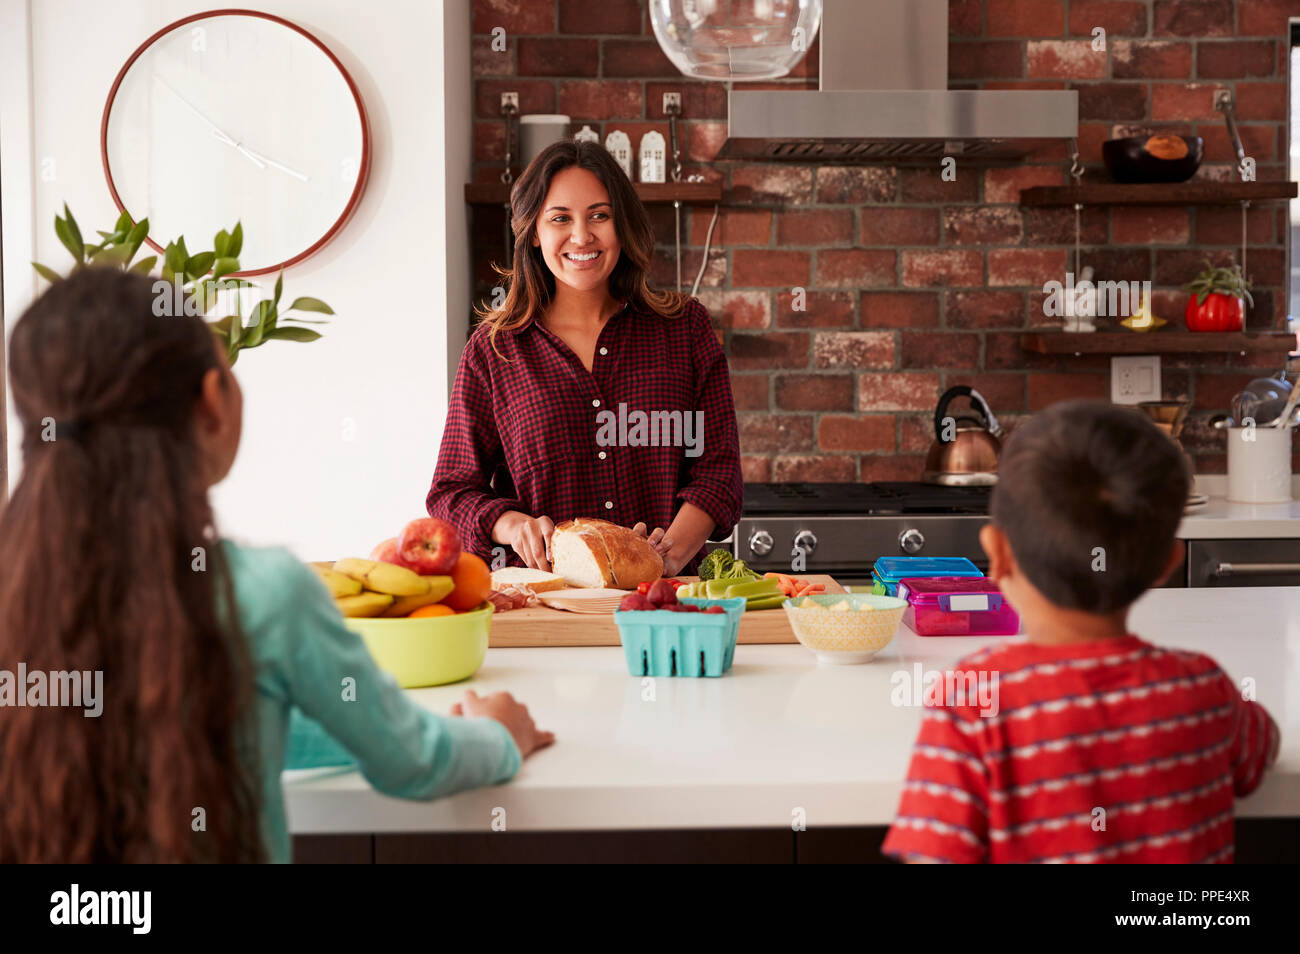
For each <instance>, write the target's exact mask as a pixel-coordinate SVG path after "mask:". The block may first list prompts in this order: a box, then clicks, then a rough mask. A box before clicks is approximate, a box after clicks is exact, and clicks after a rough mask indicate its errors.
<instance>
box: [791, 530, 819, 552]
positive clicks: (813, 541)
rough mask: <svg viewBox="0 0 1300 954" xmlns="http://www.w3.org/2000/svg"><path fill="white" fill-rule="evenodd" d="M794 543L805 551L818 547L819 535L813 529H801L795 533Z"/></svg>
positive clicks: (811, 550)
mask: <svg viewBox="0 0 1300 954" xmlns="http://www.w3.org/2000/svg"><path fill="white" fill-rule="evenodd" d="M794 545H795V547H796V548H798V549H800V550H802V551H803V552H804V553H812V552H813V551H814V550H816V549H817V536H816V534H814V533H813V532H812V531H811V530H800V531H799V532H798V533H796V534H795V535H794Z"/></svg>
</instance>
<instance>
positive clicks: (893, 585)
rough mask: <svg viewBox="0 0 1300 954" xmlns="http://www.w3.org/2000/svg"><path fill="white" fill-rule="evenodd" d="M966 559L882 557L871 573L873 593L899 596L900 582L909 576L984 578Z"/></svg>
mask: <svg viewBox="0 0 1300 954" xmlns="http://www.w3.org/2000/svg"><path fill="white" fill-rule="evenodd" d="M983 575H984V571H983V570H981V569H980V568H979V567H977V566H976V565H975V564H974V563H972V562H971V561H970V560H968V559H966V558H965V557H881V558H880V559H878V560H877V561H876V565H875V567H874V568H873V569H872V571H871V582H872V589H871V592H873V593H878V594H882V595H885V596H897V595H898V581H899V580H902V579H905V578H907V577H909V576H917V577H920V576H983Z"/></svg>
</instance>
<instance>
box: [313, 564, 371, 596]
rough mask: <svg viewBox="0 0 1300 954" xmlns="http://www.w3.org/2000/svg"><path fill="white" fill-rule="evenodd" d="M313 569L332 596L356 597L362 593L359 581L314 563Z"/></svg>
mask: <svg viewBox="0 0 1300 954" xmlns="http://www.w3.org/2000/svg"><path fill="white" fill-rule="evenodd" d="M311 568H312V569H313V570H315V571H316V575H317V576H319V577H320V579H321V582H322V583H324V584H325V585H326V586H327V587H328V588H329V591H330V595H331V596H335V597H338V596H356V595H357V594H358V593H360V592H361V583H360V581H359V580H354V579H352V577H350V576H344V575H343V574H342V573H339V572H337V571H335V570H331V569H325V568H322V567H319V566H317V565H316V564H314V563H313V564H312V565H311Z"/></svg>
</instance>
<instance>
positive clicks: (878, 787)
mask: <svg viewBox="0 0 1300 954" xmlns="http://www.w3.org/2000/svg"><path fill="white" fill-rule="evenodd" d="M611 625H612V624H611ZM1132 628H1133V630H1134V631H1135V632H1137V633H1139V634H1140V635H1142V636H1144V637H1146V638H1148V639H1150V640H1151V641H1153V642H1156V643H1159V644H1164V645H1170V646H1177V647H1180V648H1185V649H1193V650H1199V651H1202V652H1206V653H1209V654H1211V655H1212V656H1214V657H1215V658H1216V659H1217V660H1218V661H1219V663H1220V664H1221V665H1222V666H1223V667H1224V669H1225V670H1226V671H1227V672H1228V673H1229V675H1231V676H1232V677H1233V678H1234V679H1235V680H1237V681H1240V680H1242V679H1243V678H1251V679H1254V680H1255V686H1256V698H1257V699H1258V700H1259V701H1260V702H1262V703H1263V704H1264V705H1265V706H1266V707H1267V708H1268V709H1269V711H1270V712H1271V713H1272V714H1273V717H1274V718H1275V719H1276V720H1277V722H1278V725H1279V726H1280V727H1281V730H1282V748H1281V754H1280V756H1279V759H1278V762H1277V764H1276V765H1275V766H1274V767H1273V769H1272V770H1271V772H1270V773H1269V775H1268V776H1267V777H1266V778H1265V780H1264V782H1263V784H1262V785H1261V786H1260V788H1259V789H1258V790H1257V791H1256V792H1255V793H1254V794H1253V795H1251V796H1250V797H1249V798H1246V799H1243V800H1240V801H1238V803H1237V815H1238V818H1273V819H1291V820H1293V822H1292V823H1288V825H1287V827H1286V832H1288V833H1290V834H1294V831H1295V827H1294V820H1295V819H1297V818H1300V705H1297V704H1295V703H1291V702H1290V700H1291V699H1300V588H1291V587H1259V588H1242V589H1203V590H1189V589H1175V590H1156V591H1153V592H1151V593H1148V594H1147V595H1146V596H1144V597H1143V598H1142V599H1141V600H1140V601H1139V602H1138V604H1137V606H1136V607H1135V608H1134V611H1133V616H1132ZM1005 638H1011V637H995V638H981V637H944V638H934V637H931V638H923V637H919V636H916V635H915V634H913V633H912V632H911V631H910V630H908V629H907V628H906V627H904V628H903V629H901V630H900V633H899V635H898V637H896V638H895V640H894V641H893V643H891V644H890V645H889V646H888V647H887V648H886V649H885V650H884V651H882V652H881V653H880V654H879V655H878V656H876V658H875V659H874V660H873V661H871V662H870V663H867V664H865V665H860V666H845V667H835V666H819V665H817V663H816V660H815V659H814V657H813V655H812V653H810V652H808V651H807V650H805V649H804V648H803V647H802V646H798V645H785V646H780V645H776V646H740V647H738V649H737V651H736V658H735V664H734V665H733V667H732V669H731V671H730V672H729V673H728V674H727V675H725V676H723V677H722V678H721V679H666V678H660V679H655V680H652V681H643V680H642V679H641V678H639V677H632V676H629V675H628V673H627V670H626V668H625V666H624V663H623V656H622V651H621V649H619V648H615V647H599V648H597V647H592V648H541V649H493V650H489V652H488V656H487V661H486V662H485V663H484V666H483V668H482V669H481V670H480V671H479V673H478V674H477V675H476V676H475V677H474V678H473V679H472V680H469V681H467V682H464V683H459V684H456V685H451V686H441V687H438V688H434V689H419V690H410V693H411V697H412V698H413V699H414V700H416V701H417V702H419V703H420V704H421V705H424V706H427V707H428V708H429V709H431V710H433V711H435V712H446V711H447V710H448V709H449V708H450V706H451V705H452V703H453V702H455V701H456V700H457V699H458V698H459V697H460V695H461V693H462V692H463V691H464V690H465V689H466V688H473V689H474V690H475V691H477V692H479V693H480V694H481V693H485V692H494V691H498V690H508V691H510V692H512V693H514V694H515V695H516V696H517V697H519V698H521V699H522V700H524V701H525V702H526V703H527V704H528V706H529V709H530V710H531V711H532V713H533V714H534V716H535V718H536V719H537V721H538V724H539V725H540V726H541V727H543V728H547V729H551V730H553V731H554V732H555V733H556V736H557V742H556V744H555V745H554V746H553V747H552V748H549V749H546V750H543V751H542V752H539V753H537V754H536V755H534V756H533V757H531V758H530V759H528V760H527V761H526V762H525V763H524V767H523V769H522V770H521V771H520V773H519V775H518V776H517V777H516V778H515V780H514V781H513V782H511V783H509V784H507V785H502V786H498V787H496V788H490V789H480V790H476V791H470V792H462V793H460V794H458V795H455V796H453V797H450V798H446V799H442V800H440V801H436V802H431V803H430V802H410V801H403V800H400V799H394V798H389V797H387V796H385V795H381V794H379V793H377V792H375V791H374V790H373V789H371V788H370V787H369V785H367V784H366V782H365V781H364V779H362V778H361V777H360V776H359V775H358V774H357V773H356V772H339V771H331V770H311V771H302V772H292V773H286V774H285V786H284V788H285V798H286V804H287V808H288V813H289V823H290V830H291V831H292V832H293V833H294V834H295V835H309V834H317V835H321V834H341V833H351V834H354V835H357V836H360V838H359V839H357V840H354V842H353V844H354V845H368V846H369V850H371V851H372V852H374V853H375V854H374V857H376V858H378V860H386V858H384V857H380V856H381V855H383V854H384V853H385V852H384V851H381V850H380V849H381V848H384V849H386V851H387V854H388V856H389V857H390V858H392V859H393V860H397V859H399V858H409V857H410V856H409V855H404V854H403V846H405V847H406V848H407V849H409V848H410V846H411V845H414V844H418V836H417V835H416V833H480V834H483V835H485V836H488V837H492V838H498V839H499V838H501V835H500V833H499V832H497V831H494V828H493V822H494V820H496V822H497V828H498V829H499V828H500V827H501V825H502V823H504V826H505V831H507V832H513V833H521V832H609V833H613V832H631V831H639V832H647V831H650V830H654V831H660V832H663V831H666V830H674V829H676V830H683V834H685V832H686V830H689V831H691V832H701V831H707V832H713V833H718V832H721V831H723V830H732V831H733V832H734V831H735V830H740V829H749V830H753V831H758V830H762V831H765V832H766V833H768V834H769V835H770V836H771V837H772V838H774V839H776V838H779V839H780V841H779V842H776V843H777V844H780V845H784V846H786V848H785V850H787V851H788V845H789V843H790V840H791V837H792V826H793V823H795V822H797V821H802V822H803V823H804V824H805V825H806V826H807V829H808V833H810V834H811V833H813V832H816V831H818V830H824V829H837V830H838V829H864V828H876V829H878V830H879V826H886V825H888V824H889V822H890V821H891V820H892V818H893V813H894V809H895V807H896V806H897V802H898V796H899V792H900V790H901V784H902V781H903V777H904V774H905V772H906V769H907V763H908V758H909V755H910V751H911V745H912V741H913V738H914V736H915V734H916V731H917V727H918V725H919V723H920V712H921V710H920V708H919V705H896V704H895V701H896V700H895V698H894V697H895V696H896V694H897V692H898V691H902V690H903V689H905V688H907V686H906V683H908V682H910V681H912V680H913V678H914V675H915V672H916V667H917V666H918V665H919V666H920V667H921V670H922V671H923V672H924V671H930V670H937V669H942V668H943V667H944V666H945V665H946V664H948V663H950V662H951V661H953V660H954V659H956V658H957V657H958V656H960V655H964V654H966V653H969V652H971V651H973V650H975V649H976V648H978V647H980V646H983V645H985V644H987V643H989V642H993V641H995V640H996V639H1005ZM897 673H904V674H906V675H905V676H898V675H895V674H897ZM918 696H919V689H918ZM395 833H402V835H401V836H400V837H398V838H386V837H385V835H393V834H395ZM1290 834H1287V835H1286V836H1285V837H1290ZM665 837H666V835H665ZM692 837H694V836H692ZM799 837H804V836H803V835H800V836H799ZM1277 837H1279V836H1277V835H1273V836H1270V841H1274V842H1275V841H1276V840H1277ZM413 838H416V840H415V841H412V839H413ZM435 840H436V839H435ZM1288 850H1289V851H1291V854H1290V855H1289V857H1290V859H1291V860H1292V861H1295V860H1300V854H1296V853H1295V852H1296V851H1300V846H1297V845H1296V844H1295V843H1294V842H1290V843H1289V849H1288ZM360 860H370V859H366V858H362V859H360ZM785 860H789V859H788V858H786V859H785Z"/></svg>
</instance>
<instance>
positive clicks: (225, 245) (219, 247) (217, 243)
mask: <svg viewBox="0 0 1300 954" xmlns="http://www.w3.org/2000/svg"><path fill="white" fill-rule="evenodd" d="M212 250H213V251H214V252H216V253H217V258H229V257H230V233H229V232H227V231H226V230H225V229H222V230H221V231H220V232H218V233H217V234H216V235H215V236H214V237H213V239H212Z"/></svg>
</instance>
